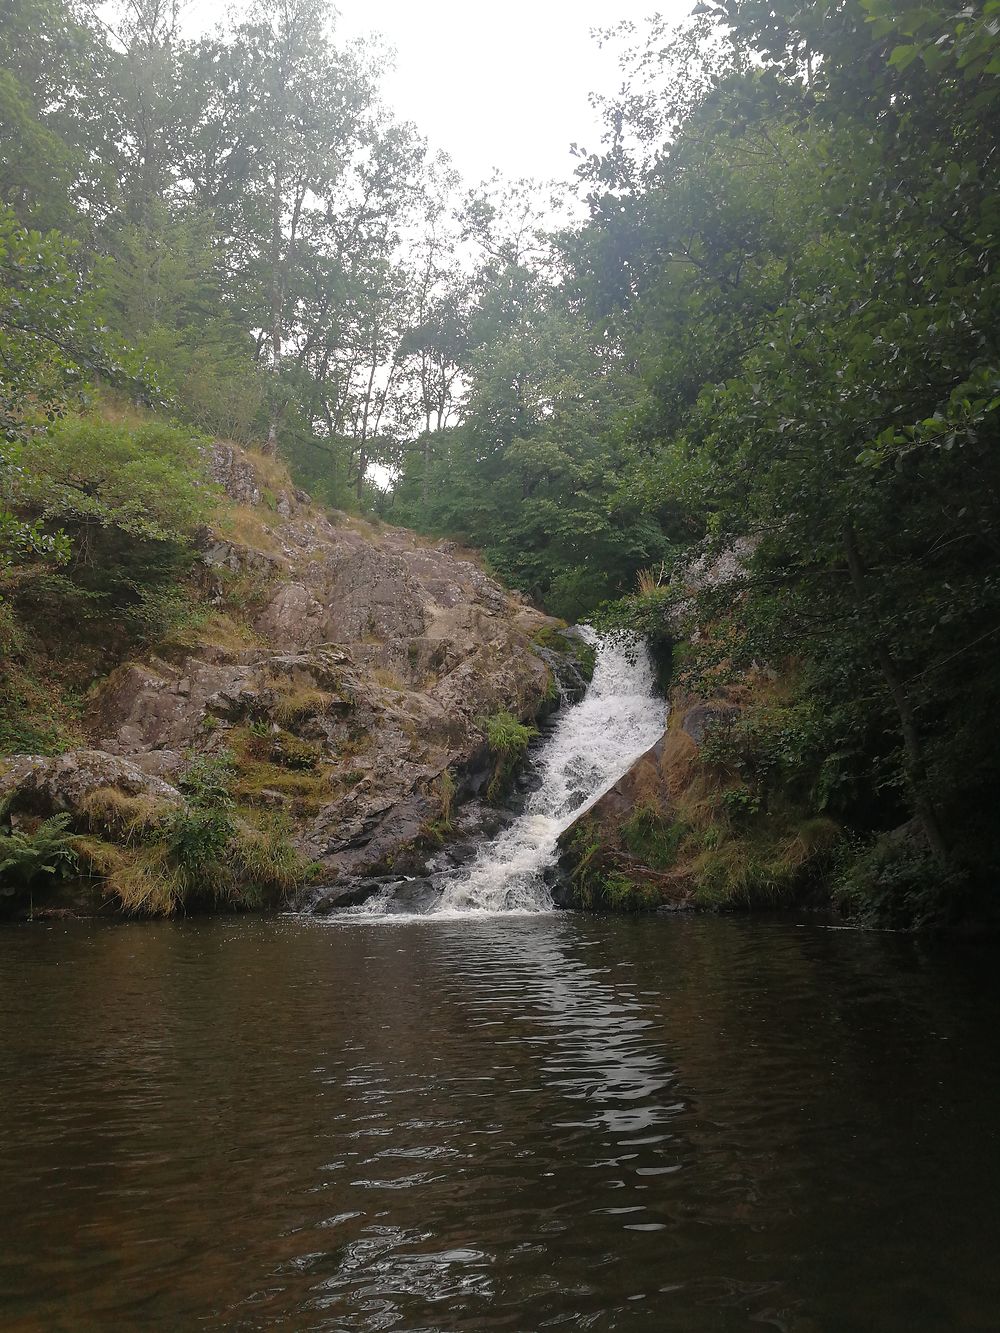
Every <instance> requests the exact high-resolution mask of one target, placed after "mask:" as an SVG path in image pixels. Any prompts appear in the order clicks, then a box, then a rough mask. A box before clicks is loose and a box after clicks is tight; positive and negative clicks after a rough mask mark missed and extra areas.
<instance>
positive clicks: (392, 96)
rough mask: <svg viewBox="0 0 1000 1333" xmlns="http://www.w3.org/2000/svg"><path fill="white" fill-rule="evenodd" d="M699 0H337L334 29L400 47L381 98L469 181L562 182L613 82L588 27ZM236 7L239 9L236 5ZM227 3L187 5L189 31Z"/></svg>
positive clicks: (680, 11)
mask: <svg viewBox="0 0 1000 1333" xmlns="http://www.w3.org/2000/svg"><path fill="white" fill-rule="evenodd" d="M693 4H694V0H659V2H658V3H657V0H489V3H484V2H483V0H339V3H337V5H336V7H337V9H339V11H340V16H341V17H340V21H339V24H338V28H339V31H340V32H341V33H342V34H343V35H344V36H352V37H353V36H360V35H363V34H365V33H369V32H372V31H377V32H380V33H382V34H383V36H384V37H385V38H386V39H387V40H388V41H389V43H390V44H391V45H392V46H394V47H395V48H396V68H395V69H394V70H390V71H388V72H387V73H386V76H385V81H384V84H383V87H384V94H385V100H386V102H388V104H389V105H390V106H391V107H392V108H393V110H394V111H395V112H396V114H397V115H398V116H399V117H401V118H402V119H404V120H412V121H414V122H415V124H416V126H417V128H418V129H419V130H420V132H421V133H422V134H424V135H426V137H427V138H428V139H429V140H430V145H431V148H432V149H434V150H437V149H444V150H445V151H446V152H447V153H449V154H450V155H451V157H452V159H453V160H454V163H455V166H456V167H457V168H458V169H459V171H460V172H461V173H462V175H463V176H464V177H465V178H466V179H467V180H469V181H470V182H474V181H478V180H481V179H483V178H485V177H486V176H488V175H489V174H490V173H491V172H492V170H493V168H494V167H498V168H499V169H500V170H501V172H503V174H504V175H505V176H508V177H518V176H532V177H535V178H538V179H542V180H548V179H562V180H564V179H566V178H568V177H569V176H570V174H571V172H572V168H573V163H572V159H571V158H570V156H569V151H568V150H569V145H570V144H571V143H572V142H574V141H575V142H577V143H579V144H581V145H582V146H584V147H586V148H590V149H594V148H596V147H597V145H598V141H599V136H600V129H599V126H598V122H597V120H596V118H595V116H594V114H593V112H592V111H591V110H590V107H589V105H588V103H587V94H588V93H590V92H594V91H597V92H612V91H614V89H615V88H617V86H618V84H619V82H620V74H619V71H618V67H617V61H616V57H615V54H614V52H613V51H611V50H603V51H602V50H599V49H598V47H597V43H596V42H595V41H593V39H592V38H591V36H590V30H591V29H592V28H595V27H601V28H605V27H611V26H613V25H615V24H617V23H618V22H619V21H620V20H622V19H631V20H632V21H634V22H638V23H641V21H642V20H643V19H645V18H647V17H648V16H649V15H651V14H653V13H656V12H657V11H659V12H660V13H662V14H663V15H664V17H666V18H668V19H673V18H681V17H683V16H684V15H685V14H686V13H688V12H689V11H690V9H691V8H692V6H693ZM239 7H240V8H242V7H243V6H242V5H239ZM225 8H226V5H225V4H224V0H190V3H189V4H188V5H187V6H186V7H185V10H184V19H185V27H186V28H187V29H188V30H189V31H190V30H192V29H195V30H197V29H198V28H210V27H213V26H214V25H215V23H216V22H217V21H218V19H219V18H220V17H221V15H222V13H223V12H224V11H225Z"/></svg>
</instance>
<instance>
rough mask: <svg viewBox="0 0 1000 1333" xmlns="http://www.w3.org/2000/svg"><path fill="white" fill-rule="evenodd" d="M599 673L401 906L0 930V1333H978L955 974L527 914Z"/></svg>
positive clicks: (978, 1165)
mask: <svg viewBox="0 0 1000 1333" xmlns="http://www.w3.org/2000/svg"><path fill="white" fill-rule="evenodd" d="M605 665H607V660H606V659H605ZM632 669H633V668H631V667H630V668H629V670H632ZM634 669H635V670H638V671H639V673H640V674H639V676H636V675H634V674H633V675H629V674H628V672H625V674H624V675H623V674H622V673H623V671H624V668H623V667H622V666H621V663H618V665H617V666H615V667H614V670H613V671H612V670H610V669H609V671H608V672H606V673H605V676H604V677H601V676H600V675H598V677H597V679H596V680H595V687H594V689H592V691H591V694H590V695H589V696H588V699H590V701H591V702H593V701H594V700H595V699H596V700H599V701H600V709H599V710H593V717H592V718H591V720H590V723H587V717H586V714H585V713H581V712H579V711H577V712H576V714H575V716H576V720H575V721H573V720H572V715H571V713H570V712H569V711H567V713H566V717H565V718H564V719H563V720H561V721H559V722H557V724H556V727H555V729H554V731H553V732H552V733H551V734H550V736H549V737H548V738H547V739H546V742H545V744H544V746H543V747H541V748H540V752H539V756H540V757H539V760H537V761H536V762H540V763H541V766H542V770H543V772H542V775H541V776H542V780H541V781H540V782H539V783H538V784H537V785H536V786H535V790H534V791H533V792H532V793H531V795H530V796H529V797H528V798H527V802H526V805H525V808H524V810H523V811H522V813H521V815H519V816H518V820H519V821H520V823H518V821H515V823H514V824H512V825H511V826H510V827H509V828H508V829H507V830H505V831H504V832H502V833H501V834H499V835H498V837H497V839H496V840H495V842H493V843H491V844H490V847H489V849H488V857H487V856H486V855H485V854H481V855H480V856H479V857H478V858H477V859H476V860H475V861H474V862H473V863H472V864H471V865H470V866H466V867H465V868H462V869H459V870H456V871H454V872H452V873H451V874H450V875H446V876H445V877H444V879H443V881H442V883H441V884H440V885H439V886H438V887H439V889H440V894H439V897H438V898H437V900H436V910H432V911H431V912H430V913H428V914H426V915H420V916H410V917H407V916H400V915H393V914H392V913H389V914H388V915H384V916H380V915H378V914H377V913H378V912H379V910H380V909H379V908H378V906H372V907H370V908H368V911H367V914H364V913H362V912H356V913H354V914H353V915H352V914H343V913H341V914H339V915H337V916H336V917H335V918H322V919H321V918H316V917H308V916H285V917H279V918H271V919H267V918H250V917H246V918H232V917H230V918H224V917H216V918H200V919H199V918H191V919H187V920H177V921H165V922H147V923H138V922H137V923H130V924H113V923H108V922H98V921H91V922H87V921H55V922H47V923H36V924H33V925H22V926H10V927H6V928H4V929H3V930H0V1163H2V1166H0V1328H2V1329H3V1330H4V1331H5V1333H43V1331H44V1333H56V1331H62V1330H67V1331H72V1333H77V1331H78V1330H84V1331H86V1333H91V1331H96V1330H101V1331H102V1333H103V1330H118V1329H136V1330H150V1329H152V1330H160V1329H162V1330H181V1331H186V1330H200V1329H209V1330H211V1329H220V1330H221V1329H226V1330H272V1329H273V1330H317V1331H319V1330H324V1331H326V1333H351V1331H354V1330H357V1331H358V1333H375V1331H376V1330H400V1331H404V1333H452V1331H453V1330H470V1331H475V1333H481V1331H482V1333H488V1331H490V1330H497V1331H499V1330H515V1331H517V1333H540V1331H541V1330H548V1329H556V1330H594V1331H595V1333H604V1331H605V1330H621V1333H646V1331H647V1330H648V1331H649V1333H663V1330H677V1331H678V1333H701V1331H702V1330H706V1331H707V1330H719V1331H724V1330H735V1329H741V1330H743V1329H746V1330H759V1329H776V1330H781V1331H782V1333H923V1331H924V1330H926V1331H927V1333H930V1331H931V1330H933V1331H934V1333H949V1331H950V1330H983V1333H987V1330H988V1331H989V1333H995V1330H996V1329H997V1328H998V1327H1000V1264H998V1263H997V1253H996V1251H997V1244H998V1237H1000V1135H998V1116H997V1108H998V1106H1000V1042H998V1040H997V1031H998V999H1000V980H998V976H997V969H996V966H995V955H994V953H993V952H992V951H991V950H989V949H986V948H980V947H978V946H973V945H965V946H959V945H939V944H932V943H926V942H921V941H919V940H915V939H911V938H907V937H902V936H895V935H878V934H864V933H860V932H855V931H850V930H845V929H839V928H831V927H829V926H827V925H824V924H823V923H822V922H821V921H820V920H819V919H810V920H798V921H797V920H792V919H789V918H783V919H773V920H772V919H767V918H761V917H758V918H738V917H683V916H677V915H670V916H660V915H654V916H648V917H639V918H606V917H594V916H584V915H578V914H574V913H569V912H553V911H550V910H545V908H546V906H547V900H546V896H545V889H544V874H543V873H542V872H543V871H544V866H545V864H546V863H547V861H548V860H549V859H551V855H552V851H553V846H554V838H555V836H556V833H557V831H558V828H559V827H561V826H563V825H564V823H565V821H566V820H567V818H571V817H572V811H574V810H578V809H579V808H581V806H582V805H583V804H585V803H586V801H587V800H590V799H593V798H594V796H595V794H596V793H597V792H598V790H599V789H600V788H601V787H602V786H603V785H606V782H607V779H608V773H609V769H608V763H609V759H608V756H609V755H610V754H611V753H612V751H613V753H614V755H615V756H617V758H616V759H615V763H620V762H624V760H625V758H626V757H627V755H626V752H634V753H639V752H640V751H641V750H642V749H644V748H645V747H646V745H647V744H648V743H649V741H650V740H651V739H655V734H656V728H657V727H659V726H662V702H661V703H660V705H659V706H658V707H659V708H660V710H661V711H660V712H659V714H658V719H657V715H656V712H655V709H653V706H652V705H653V695H652V691H651V689H647V685H646V683H645V677H643V676H642V675H641V672H642V670H643V669H644V668H643V667H642V664H641V663H640V664H638V666H636V667H635V668H634ZM598 670H599V672H600V670H601V666H600V664H599V668H598ZM626 677H627V679H626ZM626 685H628V688H626ZM633 686H634V687H635V688H632V687H633ZM605 687H607V689H608V691H610V693H604V694H602V693H601V691H602V690H604V689H605ZM611 695H614V697H615V699H616V701H617V703H622V701H623V700H627V699H631V700H632V701H633V703H632V705H631V706H632V707H633V712H632V714H631V721H630V722H628V724H627V725H625V724H623V725H622V727H620V728H619V730H618V731H615V730H614V728H613V727H612V726H611V724H610V723H609V722H608V720H607V718H608V716H609V699H610V698H611ZM617 703H616V707H617ZM586 707H587V704H586V703H584V704H583V705H580V706H579V709H586ZM626 708H627V706H626V705H625V704H622V709H623V710H625V709H626ZM602 716H603V717H604V718H605V721H604V722H603V723H602V722H601V718H602ZM616 716H619V718H620V717H621V711H619V712H618V713H616ZM651 718H652V719H653V720H652V721H650V719H651ZM584 723H587V726H588V727H589V729H590V730H589V735H590V741H589V742H588V744H586V745H582V746H581V745H578V744H577V741H578V740H579V737H580V735H581V734H582V731H581V728H582V727H583V724H584ZM591 724H592V725H591ZM560 727H562V728H563V734H562V735H561V736H560V734H559V729H560ZM570 728H575V729H576V730H575V731H573V733H572V735H571V734H570V731H569V729H570ZM650 732H652V735H651V734H650ZM573 736H576V740H574V739H573ZM600 746H607V747H611V748H610V749H605V750H600V749H599V748H595V747H600ZM542 751H544V752H545V753H544V754H543V753H542ZM594 753H597V755H598V762H597V763H596V764H595V765H590V766H589V767H588V764H587V763H586V762H585V759H586V755H587V754H591V755H593V754H594ZM546 755H547V758H546V757H545V756H546ZM546 775H547V776H546ZM559 793H562V795H561V797H560V795H559ZM498 867H504V868H503V870H502V873H497V868H498ZM485 907H492V908H494V910H492V911H490V910H484V908H485ZM496 908H506V909H508V910H503V911H498V910H495V909H496ZM510 909H512V910H510Z"/></svg>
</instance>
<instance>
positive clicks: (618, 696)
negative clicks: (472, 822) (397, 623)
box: [337, 627, 665, 921]
mask: <svg viewBox="0 0 1000 1333" xmlns="http://www.w3.org/2000/svg"><path fill="white" fill-rule="evenodd" d="M582 633H583V634H584V636H585V637H586V638H587V640H588V642H590V643H591V644H592V645H593V646H594V648H595V649H596V653H597V661H596V665H595V668H594V677H593V680H592V681H591V683H590V686H589V687H588V689H587V693H586V695H585V696H584V698H583V700H582V702H580V703H578V704H573V705H564V707H563V709H562V711H561V712H560V713H559V714H557V719H556V723H555V726H554V727H553V728H552V730H551V732H550V733H549V734H548V735H547V736H546V737H545V739H544V740H543V741H542V742H541V744H540V746H539V748H538V750H537V751H536V753H535V755H534V756H533V759H532V769H533V773H534V777H535V780H536V782H537V786H536V788H535V790H533V791H532V793H531V795H530V796H529V797H528V800H527V803H526V805H525V808H524V811H523V813H522V814H520V815H519V816H518V817H517V818H516V819H515V820H514V822H513V823H512V824H510V825H509V826H508V827H507V828H506V829H504V830H503V831H502V832H501V833H499V834H498V835H497V836H496V837H495V838H492V839H491V840H490V841H489V842H486V843H484V844H483V846H482V847H481V848H480V849H479V852H478V853H477V855H476V857H475V860H473V861H472V862H471V864H469V865H466V866H463V867H461V868H459V869H457V870H453V871H449V872H447V873H445V874H441V875H436V876H434V879H435V882H436V884H437V886H438V887H439V889H440V890H441V897H440V899H439V901H438V902H437V904H436V905H435V906H434V907H433V908H432V909H431V910H430V912H428V913H427V914H426V915H427V916H429V917H431V918H433V917H439V918H440V917H456V916H467V915H470V914H475V915H480V914H487V913H497V912H505V913H534V912H546V911H550V910H551V909H552V898H551V896H550V894H549V891H548V888H547V887H546V884H545V872H546V870H548V869H549V868H550V867H551V866H553V865H554V864H555V861H556V858H557V856H558V846H557V843H558V839H559V835H560V834H561V833H562V832H563V831H564V830H565V829H567V828H568V827H569V826H570V824H572V823H573V821H574V820H575V819H577V818H579V816H580V815H581V814H582V813H583V812H584V811H585V810H586V809H588V808H589V807H590V806H591V805H593V804H594V803H595V802H596V801H597V800H599V799H600V797H601V796H603V795H604V793H605V792H606V791H608V789H609V788H611V787H613V786H614V784H615V783H616V782H617V781H618V779H619V778H621V777H622V776H623V775H624V774H625V773H627V772H628V770H629V769H630V768H631V766H632V764H633V763H634V762H635V760H636V759H638V757H639V756H640V755H641V754H643V753H644V752H645V751H646V750H648V749H649V747H650V746H651V745H653V744H654V743H655V742H656V741H657V740H659V738H660V736H661V735H662V734H663V727H664V720H665V719H664V703H663V698H662V696H660V695H658V694H657V692H656V688H655V684H654V677H653V666H652V662H651V661H650V658H649V653H648V652H647V650H646V648H645V646H644V645H641V644H635V643H631V644H630V643H625V642H622V641H621V640H617V639H601V638H599V637H598V635H597V634H595V633H594V631H593V630H590V629H588V628H586V627H584V629H583V630H582ZM392 900H393V886H391V885H387V886H385V888H384V889H383V890H382V891H381V892H380V893H378V894H376V895H375V896H374V897H373V898H371V899H369V900H368V901H367V902H365V903H364V904H361V905H359V906H357V907H354V908H348V909H346V911H344V912H343V913H338V914H337V915H344V916H352V917H355V918H357V917H377V918H380V919H382V920H394V921H401V920H406V919H412V918H411V917H409V916H408V915H403V914H399V913H395V912H393V907H392Z"/></svg>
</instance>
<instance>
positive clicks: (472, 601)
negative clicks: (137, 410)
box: [5, 444, 555, 884]
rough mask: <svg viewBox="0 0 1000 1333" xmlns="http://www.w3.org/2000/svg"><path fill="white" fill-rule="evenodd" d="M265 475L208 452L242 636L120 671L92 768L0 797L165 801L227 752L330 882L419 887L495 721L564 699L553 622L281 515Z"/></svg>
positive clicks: (473, 581)
mask: <svg viewBox="0 0 1000 1333" xmlns="http://www.w3.org/2000/svg"><path fill="white" fill-rule="evenodd" d="M261 466H263V467H265V468H268V467H273V465H272V464H267V463H265V464H255V462H254V460H253V459H252V458H251V457H249V456H248V455H247V454H246V453H245V452H244V451H242V450H240V449H238V448H237V447H236V446H234V445H229V444H218V445H216V446H214V447H213V450H212V456H211V472H212V476H213V479H214V480H215V481H216V483H217V484H218V485H220V486H221V487H223V488H224V489H225V491H226V492H227V494H228V495H229V496H230V498H231V499H232V500H233V502H234V505H235V506H237V507H238V508H234V509H233V510H232V512H231V513H230V514H229V515H228V516H227V517H226V521H225V522H223V523H222V525H221V527H220V530H219V531H212V532H206V533H205V534H204V538H203V541H202V544H201V574H200V580H201V585H202V589H203V603H204V608H205V610H206V611H212V612H213V613H215V614H216V618H217V620H219V621H220V622H221V621H226V623H227V624H229V625H230V626H231V625H232V624H233V623H235V621H237V620H238V621H239V629H240V632H239V634H227V633H225V632H222V631H220V630H219V629H218V626H216V627H215V629H213V627H212V625H211V624H208V625H207V626H206V628H205V629H204V630H200V631H196V632H195V633H194V634H193V635H192V636H191V638H190V641H189V642H187V643H186V646H179V645H178V644H173V645H164V646H161V647H160V649H159V650H158V651H156V652H151V653H148V654H146V655H145V656H143V657H142V658H139V659H136V660H132V661H129V662H126V663H123V664H122V665H121V666H119V667H118V668H117V670H115V671H113V672H112V674H111V675H110V676H109V677H108V678H107V679H106V681H105V682H104V683H103V685H102V686H101V687H100V688H99V690H98V691H97V692H96V694H95V697H94V698H93V700H92V703H91V705H90V709H89V714H88V718H87V724H88V728H89V731H90V733H91V735H92V737H93V743H94V745H95V747H96V748H95V750H93V751H86V752H76V755H75V758H74V759H73V760H72V761H71V757H70V756H62V757H61V759H60V760H58V761H44V764H43V762H42V761H37V760H36V759H31V760H17V761H15V765H14V767H13V768H11V769H9V770H8V777H7V779H5V781H8V782H10V781H16V782H19V783H20V784H21V786H20V787H19V790H24V791H26V790H27V786H25V784H28V785H30V784H34V787H35V788H37V789H38V791H39V793H41V792H42V790H43V788H44V790H45V792H46V793H48V794H50V795H51V798H52V802H53V805H54V806H58V808H71V807H72V801H73V800H74V799H75V795H74V793H75V792H76V791H77V789H79V790H83V788H84V787H85V786H86V784H87V783H90V782H91V781H93V785H111V786H118V787H121V788H122V789H123V790H127V791H131V790H133V789H135V790H143V791H151V792H153V791H155V793H156V794H160V795H164V797H165V799H166V798H167V794H168V793H170V792H173V795H174V797H176V790H175V789H174V788H173V787H171V786H170V779H172V778H176V776H177V775H178V774H179V773H180V771H181V770H182V768H183V766H184V764H185V762H186V760H187V758H189V757H190V755H191V754H192V753H210V754H211V753H221V752H223V751H227V750H228V751H229V753H230V754H232V755H235V756H236V767H237V779H238V782H239V784H240V785H239V786H238V788H237V796H238V799H239V800H241V801H244V802H246V803H248V804H256V805H259V806H260V807H262V808H268V809H275V808H280V809H282V810H283V811H284V812H285V814H286V816H287V818H288V819H289V820H290V821H291V826H292V828H293V830H294V833H293V836H294V840H295V842H296V843H297V845H298V846H299V848H300V849H301V850H302V851H303V852H304V853H305V854H306V855H307V856H308V857H309V858H310V860H312V861H315V862H317V863H318V864H319V865H320V866H321V867H322V870H323V873H324V877H325V878H326V880H327V882H329V883H334V884H335V883H340V882H345V883H346V882H348V881H350V880H351V878H352V877H356V876H363V875H371V874H377V873H383V874H385V873H394V874H395V875H396V876H397V877H398V876H399V875H400V874H406V875H410V874H418V873H420V872H421V870H422V868H423V865H424V863H425V861H426V859H427V857H428V856H429V855H431V853H432V852H433V851H434V850H435V849H436V848H438V847H439V846H440V842H441V838H442V836H444V835H443V833H442V828H443V829H444V830H445V831H447V828H448V826H449V825H448V818H447V812H448V810H449V808H450V805H451V802H452V800H454V801H455V802H456V803H457V802H459V801H461V800H462V799H463V798H464V797H466V796H468V795H472V794H474V793H475V791H476V790H477V788H478V787H480V786H482V783H483V779H484V776H485V774H486V773H487V771H488V755H486V754H485V747H484V722H485V719H486V718H487V717H488V716H489V715H491V714H493V713H495V712H498V711H500V710H509V711H511V712H513V713H515V714H517V715H518V716H520V717H523V718H532V717H534V716H535V715H536V714H537V713H538V711H539V710H540V708H542V707H543V706H545V705H546V702H547V701H548V700H550V699H551V697H552V693H553V689H552V675H551V672H550V669H549V666H548V665H547V664H546V662H544V661H543V660H542V659H541V657H540V656H539V654H538V652H537V651H536V648H535V644H534V641H533V636H535V635H536V634H537V633H538V632H539V631H540V630H541V629H543V628H546V627H549V626H552V625H553V624H554V623H555V622H553V621H552V620H551V619H550V618H549V617H546V616H544V615H542V614H541V613H540V612H538V611H536V610H534V609H532V608H531V607H529V606H527V605H526V604H525V603H524V602H523V600H522V599H521V598H520V597H518V596H516V595H512V594H510V593H508V592H507V591H506V590H505V589H503V588H502V587H501V586H500V585H499V584H498V583H497V582H496V581H495V580H493V579H492V578H490V577H489V576H488V575H487V574H486V573H485V572H484V571H483V570H482V569H480V568H479V566H478V565H477V564H476V563H475V560H474V559H473V558H472V557H471V556H470V555H469V554H468V553H465V552H463V551H461V550H460V549H459V548H458V547H456V546H455V545H454V543H450V542H439V543H437V544H436V545H430V544H428V543H426V542H425V541H423V540H422V539H421V538H419V537H418V536H416V535H415V534H413V533H411V532H408V531H405V530H403V529H399V528H393V527H389V526H387V525H384V524H377V523H367V522H365V521H363V520H360V519H358V518H356V517H352V516H348V515H346V514H340V513H338V512H336V511H333V512H324V511H321V510H320V509H318V508H316V507H314V506H312V505H311V503H310V502H309V498H308V496H306V495H305V494H304V493H303V492H297V491H295V490H293V489H292V488H291V486H290V485H288V486H286V487H285V488H284V489H282V490H280V493H279V494H278V497H277V500H275V499H274V493H275V487H274V485H272V486H271V487H270V489H269V490H268V489H267V488H266V487H265V486H264V484H263V482H262V480H261V478H260V475H259V472H258V468H259V467H261ZM267 475H268V476H269V477H270V478H271V480H272V482H273V481H274V475H273V473H272V472H271V471H268V472H267ZM236 533H239V534H240V535H239V536H237V535H235V534H236ZM209 619H210V618H209ZM59 764H62V765H63V767H62V768H58V767H53V765H59ZM74 765H75V768H74V767H73V766H74ZM71 769H72V770H73V773H74V774H75V776H72V777H71V776H70V771H71ZM22 770H23V771H22ZM11 774H15V775H16V776H15V777H11V776H10V775H11ZM129 784H131V785H129ZM33 789H34V788H33ZM60 802H62V803H63V804H59V803H60Z"/></svg>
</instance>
